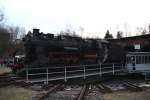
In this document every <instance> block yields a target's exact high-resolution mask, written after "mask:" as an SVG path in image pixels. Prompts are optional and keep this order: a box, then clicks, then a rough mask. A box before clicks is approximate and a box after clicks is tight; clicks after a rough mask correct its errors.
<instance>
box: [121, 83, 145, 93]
mask: <svg viewBox="0 0 150 100" xmlns="http://www.w3.org/2000/svg"><path fill="white" fill-rule="evenodd" d="M123 85H124V86H125V87H126V88H127V89H129V90H131V91H136V92H139V91H142V90H143V89H142V88H141V87H139V86H137V85H134V84H131V83H130V82H125V83H123Z"/></svg>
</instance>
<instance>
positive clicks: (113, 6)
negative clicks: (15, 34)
mask: <svg viewBox="0 0 150 100" xmlns="http://www.w3.org/2000/svg"><path fill="white" fill-rule="evenodd" d="M149 4H150V1H149V0H0V9H2V10H4V13H5V16H6V18H7V23H8V24H10V25H18V26H20V27H25V28H26V30H27V31H28V30H32V29H33V28H39V29H40V30H41V31H42V32H45V33H55V34H57V33H59V32H60V31H63V30H65V29H67V28H69V29H71V30H73V31H76V32H77V34H78V35H82V36H83V37H100V38H103V37H104V35H105V33H106V31H107V29H108V30H109V31H110V33H112V34H113V35H114V37H115V36H116V33H117V31H118V30H121V31H123V32H126V33H130V34H128V35H135V34H136V29H137V27H146V26H148V24H149V23H150V13H149V10H150V6H149ZM124 36H126V35H125V34H124Z"/></svg>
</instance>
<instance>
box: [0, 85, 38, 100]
mask: <svg viewBox="0 0 150 100" xmlns="http://www.w3.org/2000/svg"><path fill="white" fill-rule="evenodd" d="M35 94H36V92H35V91H32V90H30V89H24V88H21V87H15V86H8V87H4V88H0V100H32V97H33V96H34V95H35Z"/></svg>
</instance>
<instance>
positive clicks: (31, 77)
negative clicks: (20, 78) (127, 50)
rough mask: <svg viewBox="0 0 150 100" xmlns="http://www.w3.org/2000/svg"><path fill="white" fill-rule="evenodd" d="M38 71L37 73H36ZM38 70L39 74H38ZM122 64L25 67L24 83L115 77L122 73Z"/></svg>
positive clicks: (123, 69)
mask: <svg viewBox="0 0 150 100" xmlns="http://www.w3.org/2000/svg"><path fill="white" fill-rule="evenodd" d="M37 70H38V71H37ZM39 70H40V73H39ZM124 71H125V67H124V65H123V64H119V63H116V64H114V63H113V64H102V65H101V64H93V65H79V66H64V67H41V68H28V67H26V81H27V82H31V83H34V82H47V83H48V82H49V81H54V80H64V81H67V79H71V78H79V77H83V78H84V79H86V77H88V76H93V75H100V76H103V74H110V73H111V74H112V75H115V74H116V73H118V72H124Z"/></svg>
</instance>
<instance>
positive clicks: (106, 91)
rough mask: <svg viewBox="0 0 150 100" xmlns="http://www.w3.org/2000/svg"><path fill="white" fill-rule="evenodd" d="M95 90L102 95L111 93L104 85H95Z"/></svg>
mask: <svg viewBox="0 0 150 100" xmlns="http://www.w3.org/2000/svg"><path fill="white" fill-rule="evenodd" d="M97 88H98V89H99V91H100V92H102V93H111V92H112V90H111V89H110V88H109V87H107V86H106V85H104V84H99V85H97Z"/></svg>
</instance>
